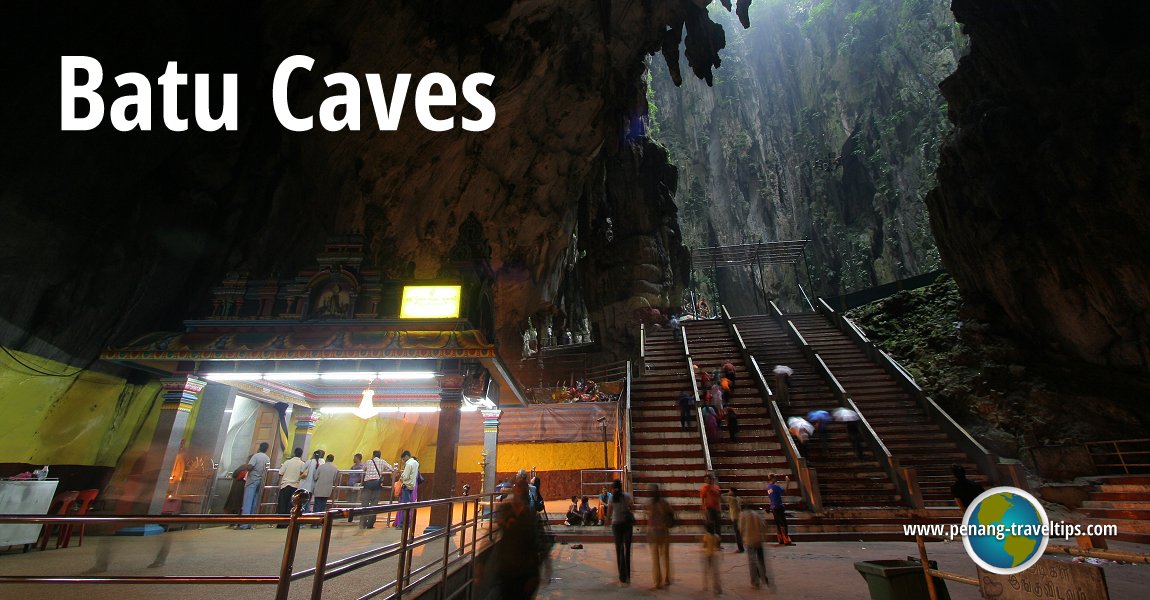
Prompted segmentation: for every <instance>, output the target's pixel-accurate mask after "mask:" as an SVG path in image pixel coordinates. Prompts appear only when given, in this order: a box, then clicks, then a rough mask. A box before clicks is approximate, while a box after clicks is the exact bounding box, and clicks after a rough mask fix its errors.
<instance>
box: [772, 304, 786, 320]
mask: <svg viewBox="0 0 1150 600" xmlns="http://www.w3.org/2000/svg"><path fill="white" fill-rule="evenodd" d="M770 315H771V317H772V318H774V319H775V320H776V321H780V322H781V321H783V320H784V319H785V317H783V311H782V310H781V309H780V308H779V305H778V304H775V301H774V300H771V310H770Z"/></svg>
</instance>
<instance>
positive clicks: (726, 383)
mask: <svg viewBox="0 0 1150 600" xmlns="http://www.w3.org/2000/svg"><path fill="white" fill-rule="evenodd" d="M695 369H696V370H697V371H698V377H699V390H700V395H701V399H702V403H703V407H702V408H703V411H702V415H703V430H704V431H705V432H706V435H707V442H709V443H714V442H717V441H718V440H719V429H720V428H721V427H722V426H723V423H726V428H727V433H728V434H729V435H730V436H731V441H732V442H737V441H738V438H739V417H738V415H736V414H735V410H734V408H732V407H730V406H728V405H727V404H728V403H729V402H730V400H731V396H732V395H733V394H734V391H735V365H734V363H732V362H731V361H729V360H728V361H726V362H724V363H723V364H722V365H721V366H720V367H719V368H718V369H717V370H715V371H714V372H710V373H709V372H707V371H706V370H704V369H701V368H699V366H698V365H695ZM678 403H679V425H680V426H682V428H683V429H684V430H687V429H690V428H691V427H692V426H693V424H694V414H695V397H694V394H692V392H691V391H690V390H683V391H682V392H681V393H680V394H679V401H678Z"/></svg>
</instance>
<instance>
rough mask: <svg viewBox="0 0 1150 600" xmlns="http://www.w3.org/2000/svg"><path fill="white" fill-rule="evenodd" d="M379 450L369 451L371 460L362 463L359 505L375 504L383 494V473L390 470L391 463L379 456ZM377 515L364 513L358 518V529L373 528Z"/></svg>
mask: <svg viewBox="0 0 1150 600" xmlns="http://www.w3.org/2000/svg"><path fill="white" fill-rule="evenodd" d="M379 455H380V452H379V450H372V451H371V460H369V461H367V462H366V463H364V465H363V492H362V493H361V495H360V502H359V504H360V506H375V505H376V504H379V497H380V496H381V495H382V494H383V474H384V473H390V472H391V465H389V464H387V463H386V462H384V461H383V459H381V458H380V457H379ZM376 516H377V515H364V516H362V517H360V519H359V528H360V529H374V528H375V519H376Z"/></svg>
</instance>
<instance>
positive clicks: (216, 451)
mask: <svg viewBox="0 0 1150 600" xmlns="http://www.w3.org/2000/svg"><path fill="white" fill-rule="evenodd" d="M235 400H236V390H235V388H233V387H231V386H229V385H224V384H222V383H215V382H210V381H209V382H208V385H207V387H205V388H204V391H203V392H202V393H201V394H200V407H199V409H197V410H196V427H195V429H194V430H192V437H191V442H190V443H189V444H188V447H187V448H186V449H185V450H187V454H188V455H189V456H192V457H198V456H207V457H210V458H211V460H212V470H213V474H212V484H211V486H209V488H208V491H207V496H208V497H207V498H204V499H203V500H202V501H201V502H200V503H199V506H198V507H197V506H189V505H188V504H185V505H184V507H183V508H184V512H199V513H206V512H209V510H208V509H209V507H210V502H211V496H212V495H213V492H214V490H215V485H216V483H218V481H219V475H220V471H219V467H220V465H219V462H217V461H219V460H220V458H221V454H223V449H224V442H225V441H226V440H227V438H228V424H229V423H231V416H232V415H231V413H232V407H233V406H234V404H235Z"/></svg>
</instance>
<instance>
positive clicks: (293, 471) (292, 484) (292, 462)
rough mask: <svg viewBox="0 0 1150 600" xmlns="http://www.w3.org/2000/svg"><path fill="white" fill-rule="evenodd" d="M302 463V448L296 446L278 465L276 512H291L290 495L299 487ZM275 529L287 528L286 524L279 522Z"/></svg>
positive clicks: (284, 513)
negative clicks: (278, 479) (278, 489)
mask: <svg viewBox="0 0 1150 600" xmlns="http://www.w3.org/2000/svg"><path fill="white" fill-rule="evenodd" d="M303 465H304V463H303V448H296V449H295V451H294V452H293V453H292V457H291V458H289V459H287V460H285V461H284V463H283V464H282V465H280V492H279V497H278V498H276V513H278V514H281V515H287V514H291V497H292V494H295V491H296V490H297V489H299V480H300V477H301V475H302V474H303ZM276 529H287V524H285V523H280V524H279V525H276Z"/></svg>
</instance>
